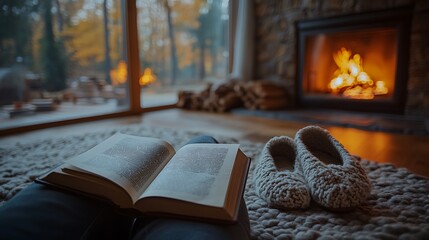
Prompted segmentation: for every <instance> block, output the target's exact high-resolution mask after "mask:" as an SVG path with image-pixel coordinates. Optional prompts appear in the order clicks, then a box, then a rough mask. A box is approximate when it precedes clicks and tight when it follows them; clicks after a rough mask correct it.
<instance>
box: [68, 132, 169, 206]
mask: <svg viewBox="0 0 429 240" xmlns="http://www.w3.org/2000/svg"><path fill="white" fill-rule="evenodd" d="M173 155H174V148H173V147H172V146H171V145H170V144H168V143H167V142H165V141H162V140H160V139H156V138H148V137H137V136H132V135H125V134H120V133H118V134H115V135H113V136H112V137H110V138H108V139H107V140H106V141H104V142H103V143H101V144H99V145H97V146H95V147H94V148H92V149H91V150H89V151H87V152H85V153H83V154H81V155H79V156H77V157H74V158H72V159H70V160H69V161H68V162H67V163H69V164H71V165H73V166H75V167H77V168H78V169H81V170H82V171H83V172H87V173H93V174H95V175H98V176H101V177H104V178H106V179H108V180H110V181H112V182H114V183H116V184H118V185H119V186H121V187H122V188H124V189H125V190H126V191H127V192H128V193H129V194H130V196H131V198H132V199H133V201H135V200H136V199H137V198H138V196H140V195H141V194H142V192H143V191H144V190H145V189H146V188H147V186H148V185H149V184H150V182H151V181H152V180H153V179H154V178H155V177H156V175H157V174H158V173H159V172H160V171H161V170H162V168H163V167H164V166H165V164H166V163H167V162H168V160H169V159H170V158H171V157H172V156H173Z"/></svg>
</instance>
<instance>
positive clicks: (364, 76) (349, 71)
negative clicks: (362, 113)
mask: <svg viewBox="0 0 429 240" xmlns="http://www.w3.org/2000/svg"><path fill="white" fill-rule="evenodd" d="M333 58H334V61H335V63H336V64H337V66H338V69H337V70H336V71H335V73H334V75H335V77H334V78H333V79H332V80H331V81H330V83H329V89H330V90H331V91H332V92H333V93H342V94H343V96H345V97H349V98H357V99H373V98H374V96H375V95H384V94H387V93H388V90H387V87H386V84H385V82H383V81H377V82H376V83H375V84H374V81H373V80H372V79H371V77H370V76H369V75H368V73H366V72H365V71H364V70H363V63H362V61H363V60H362V57H361V56H360V55H359V54H355V55H353V57H352V52H351V51H350V50H347V49H346V48H341V49H340V50H339V51H338V52H337V53H336V54H334V55H333Z"/></svg>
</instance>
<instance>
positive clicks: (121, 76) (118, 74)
mask: <svg viewBox="0 0 429 240" xmlns="http://www.w3.org/2000/svg"><path fill="white" fill-rule="evenodd" d="M110 78H111V79H112V84H113V85H114V86H117V85H120V84H123V83H125V82H126V81H127V64H126V63H125V62H124V61H120V62H119V63H118V66H117V67H116V68H115V69H112V70H110Z"/></svg>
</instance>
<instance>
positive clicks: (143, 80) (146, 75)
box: [139, 68, 156, 87]
mask: <svg viewBox="0 0 429 240" xmlns="http://www.w3.org/2000/svg"><path fill="white" fill-rule="evenodd" d="M155 81H156V76H155V75H154V74H153V73H152V69H150V68H145V70H144V72H143V75H142V76H141V77H140V79H139V83H140V86H142V87H144V86H148V85H149V84H151V83H153V82H155Z"/></svg>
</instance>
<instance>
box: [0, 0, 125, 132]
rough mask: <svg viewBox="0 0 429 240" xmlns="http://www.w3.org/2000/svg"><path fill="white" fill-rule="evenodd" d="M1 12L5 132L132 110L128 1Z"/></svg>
mask: <svg viewBox="0 0 429 240" xmlns="http://www.w3.org/2000/svg"><path fill="white" fill-rule="evenodd" d="M0 4H1V5H0V130H1V129H7V128H13V127H19V126H25V125H32V124H38V123H45V122H54V121H62V120H67V119H74V118H83V117H89V116H97V115H103V114H112V113H117V112H121V111H128V110H129V93H128V92H129V91H128V80H127V79H128V77H127V61H126V42H125V40H124V39H126V38H125V37H124V34H125V33H124V29H125V25H124V20H123V18H124V14H123V12H124V11H125V10H124V9H125V6H124V5H125V1H121V0H74V1H69V0H20V1H16V0H4V1H1V3H0Z"/></svg>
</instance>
